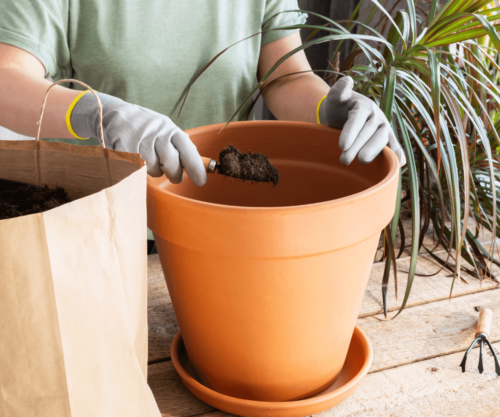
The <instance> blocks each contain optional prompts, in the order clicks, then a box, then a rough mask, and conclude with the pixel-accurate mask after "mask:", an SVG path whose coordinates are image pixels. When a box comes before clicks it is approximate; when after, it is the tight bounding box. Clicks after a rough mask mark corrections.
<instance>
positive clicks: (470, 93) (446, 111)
mask: <svg viewBox="0 0 500 417" xmlns="http://www.w3.org/2000/svg"><path fill="white" fill-rule="evenodd" d="M364 3H367V4H368V7H367V8H366V9H365V11H364V12H363V13H362V14H361V15H360V16H359V17H358V20H354V19H355V18H356V16H358V14H359V10H361V5H362V4H363V2H361V3H360V5H359V6H358V8H357V9H356V11H355V13H354V14H353V16H352V18H351V20H350V21H349V22H335V21H332V20H331V19H329V18H327V17H324V16H321V15H318V14H316V13H311V12H308V11H304V12H306V13H309V14H314V15H316V16H318V17H320V18H321V19H323V20H324V21H325V25H324V26H319V25H308V24H299V25H293V26H282V27H280V28H277V29H272V30H286V29H308V30H310V31H311V33H310V35H309V36H308V38H307V39H306V40H305V41H304V43H303V45H302V46H300V47H299V48H297V49H295V50H293V51H291V52H290V53H288V54H287V55H285V56H284V57H283V58H281V59H280V60H279V61H278V62H277V63H276V65H274V67H273V68H272V69H271V70H270V71H269V72H268V73H267V74H266V75H265V76H264V77H263V78H262V80H260V83H259V86H257V87H256V88H255V90H254V91H253V92H252V94H250V95H249V96H248V98H247V100H246V101H245V102H244V103H242V104H241V106H240V107H239V108H238V109H237V111H236V112H235V114H234V115H233V116H232V117H231V119H230V121H231V120H232V119H233V118H234V117H235V116H236V114H238V113H239V112H240V111H243V110H244V109H246V108H248V106H247V104H248V103H249V102H250V101H252V96H253V95H254V93H255V92H257V90H258V89H259V88H260V89H261V90H262V89H263V88H265V87H266V81H267V80H268V78H269V77H270V75H271V74H272V73H273V71H274V70H275V69H276V68H277V67H278V66H279V65H280V64H281V63H282V62H283V61H284V60H285V59H287V58H288V57H290V56H291V55H293V54H295V53H297V52H298V51H300V50H302V49H305V48H308V47H309V46H311V45H314V44H317V43H321V42H332V41H337V42H339V44H338V47H337V51H338V50H339V49H340V46H341V44H342V43H343V42H345V41H346V40H353V41H354V45H355V46H354V48H353V50H352V52H351V53H350V55H349V56H348V57H347V58H346V59H345V60H344V62H343V64H342V66H341V68H340V70H338V71H335V69H336V68H334V69H333V70H332V69H329V70H328V71H327V73H329V74H331V76H330V77H328V78H337V77H339V76H345V75H350V76H352V77H353V79H354V80H355V84H356V86H355V89H356V91H358V92H360V93H361V94H364V95H367V96H369V97H371V98H372V99H373V100H374V101H375V102H377V103H378V104H379V105H380V106H381V108H382V109H383V110H384V112H385V115H386V116H387V118H388V120H389V121H390V122H391V123H392V126H393V130H394V132H395V133H396V135H397V137H398V139H399V141H400V142H401V143H402V144H403V146H404V148H405V152H406V156H407V161H408V163H407V165H406V166H405V167H404V168H403V169H402V172H401V178H400V192H402V195H404V194H405V191H406V195H407V197H404V198H402V199H401V200H399V201H398V203H397V206H396V210H395V215H394V220H393V222H392V224H391V225H389V226H388V228H387V229H386V232H385V241H386V251H385V252H386V253H387V254H389V255H390V256H386V264H385V271H384V277H383V283H382V293H383V299H384V311H385V314H386V316H387V300H386V297H387V287H388V281H389V276H390V269H391V264H392V266H393V269H394V277H395V284H396V285H397V272H396V267H395V258H396V257H395V248H394V244H393V242H394V241H395V239H396V236H397V232H398V230H399V231H400V234H401V241H402V242H404V230H403V228H402V225H401V223H402V222H401V220H400V214H401V210H402V208H404V207H408V208H409V209H410V210H409V211H410V212H411V219H412V233H411V260H410V268H409V271H408V282H407V287H406V291H405V296H404V299H403V302H402V305H401V307H400V309H399V311H398V313H397V314H396V316H397V315H398V314H400V313H401V311H402V310H403V309H404V308H405V306H406V304H407V301H408V297H409V295H410V291H411V287H412V283H413V280H414V277H415V275H417V274H416V266H417V258H418V254H419V250H421V249H422V248H423V249H424V250H425V251H426V252H428V253H429V254H430V255H431V256H432V257H433V258H434V259H435V260H436V261H437V262H438V263H440V264H441V266H442V268H446V269H448V270H450V271H452V272H453V283H452V286H451V291H453V285H454V283H455V280H456V278H459V279H462V278H461V272H466V273H467V274H469V275H472V276H474V277H476V278H477V279H482V278H483V277H485V276H490V277H492V278H493V279H496V278H495V277H493V276H492V273H491V266H492V263H495V264H497V265H500V262H499V261H498V259H495V258H494V256H493V255H494V253H495V244H496V241H495V239H494V237H495V236H498V237H500V231H499V228H498V218H499V207H498V205H497V202H498V201H499V193H498V191H499V187H500V171H499V170H498V167H499V160H498V158H499V156H500V155H499V152H500V136H499V131H500V112H499V105H500V88H499V86H498V83H499V74H500V65H499V64H500V61H499V58H498V57H499V50H500V37H499V36H498V34H497V30H498V29H499V28H500V19H499V18H500V14H499V13H500V7H499V5H498V2H494V4H493V5H491V4H490V3H492V2H491V0H449V1H448V2H446V3H445V4H444V5H440V3H439V2H438V1H437V0H432V1H430V2H427V3H426V4H425V3H424V2H420V3H417V4H415V2H414V0H407V1H406V6H405V7H404V8H401V9H398V8H397V6H398V5H399V3H400V2H397V3H396V6H394V7H393V8H392V9H391V10H387V9H386V7H385V6H386V4H387V2H382V4H381V3H379V2H378V1H377V0H364ZM297 11H298V10H294V11H288V12H297ZM377 12H378V13H377ZM285 13H287V12H285ZM380 15H381V16H382V17H381V18H380V17H379V16H380ZM274 17H275V16H273V18H274ZM375 19H378V21H377V22H375ZM341 23H345V27H344V26H342V24H341ZM264 30H266V29H265V26H264ZM383 34H385V36H384V35H383ZM335 57H336V54H334V55H333V57H332V63H333V62H334V58H335ZM361 57H365V58H364V60H365V61H366V63H364V62H363V61H361ZM216 58H217V57H216ZM216 58H214V59H216ZM212 62H213V61H212ZM332 67H334V66H333V65H332ZM289 75H290V74H289ZM328 78H327V79H328ZM228 123H229V122H228ZM469 218H473V219H474V220H475V222H473V226H471V225H470V223H469ZM431 224H432V226H433V228H434V232H435V235H436V242H435V245H434V247H432V248H429V247H426V246H425V245H424V240H423V237H424V235H425V234H426V233H427V231H428V230H429V228H430V226H431ZM481 227H483V228H485V229H487V230H489V231H491V232H492V236H493V237H492V241H491V246H490V248H489V251H488V250H487V249H486V248H485V247H484V246H483V245H482V244H481V242H480V241H479V240H478V235H479V231H480V228H481ZM403 244H404V243H403ZM438 247H444V248H445V249H446V253H447V259H441V258H440V257H439V256H437V255H436V254H435V253H434V252H435V249H437V248H438ZM401 252H402V251H400V252H399V255H401ZM461 259H463V260H465V261H466V264H464V263H463V262H461ZM450 296H451V292H450Z"/></svg>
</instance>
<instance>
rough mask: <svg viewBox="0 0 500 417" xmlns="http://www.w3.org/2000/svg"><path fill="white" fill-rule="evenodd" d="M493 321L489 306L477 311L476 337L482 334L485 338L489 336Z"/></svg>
mask: <svg viewBox="0 0 500 417" xmlns="http://www.w3.org/2000/svg"><path fill="white" fill-rule="evenodd" d="M492 321H493V311H491V310H490V309H489V308H482V309H481V311H480V312H479V320H478V322H477V327H476V337H478V336H479V335H480V334H484V335H485V336H486V337H487V338H488V337H489V336H490V331H491V322H492Z"/></svg>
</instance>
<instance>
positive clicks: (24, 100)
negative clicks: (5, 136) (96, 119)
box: [0, 43, 80, 138]
mask: <svg viewBox="0 0 500 417" xmlns="http://www.w3.org/2000/svg"><path fill="white" fill-rule="evenodd" d="M44 77H45V68H44V66H43V65H42V63H41V62H40V61H39V60H38V59H37V58H36V57H35V56H34V55H32V54H30V53H29V52H26V51H24V50H23V49H20V48H17V47H15V46H12V45H8V44H5V43H0V125H1V126H4V127H6V128H7V129H9V130H12V131H14V132H16V133H19V134H21V135H26V136H36V132H37V128H38V127H37V122H38V119H39V118H40V109H41V106H42V102H43V97H44V95H45V92H46V91H47V88H49V86H50V84H51V83H50V81H48V80H46V79H45V78H44ZM79 93H80V92H79V91H75V90H71V89H69V88H65V87H61V86H56V87H54V88H53V89H52V90H51V92H50V95H49V98H48V100H47V106H46V107H45V113H44V117H43V124H42V131H41V137H42V138H71V137H73V136H72V135H71V133H70V132H69V131H68V128H67V126H66V112H67V111H68V108H69V106H70V104H71V102H72V101H73V100H74V99H75V97H76V96H77V95H78V94H79Z"/></svg>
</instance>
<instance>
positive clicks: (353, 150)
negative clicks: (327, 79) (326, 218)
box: [318, 77, 406, 166]
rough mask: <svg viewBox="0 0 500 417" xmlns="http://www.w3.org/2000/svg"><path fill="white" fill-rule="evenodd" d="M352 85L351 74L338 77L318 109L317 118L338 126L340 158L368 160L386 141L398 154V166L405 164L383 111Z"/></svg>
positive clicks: (346, 162)
mask: <svg viewBox="0 0 500 417" xmlns="http://www.w3.org/2000/svg"><path fill="white" fill-rule="evenodd" d="M353 87H354V81H353V79H352V78H351V77H343V78H341V79H340V80H338V81H337V82H336V83H335V84H334V85H333V87H332V88H331V89H330V91H329V92H328V95H327V96H326V97H325V98H324V99H323V101H322V102H321V103H320V105H319V109H318V116H319V120H318V122H320V123H321V124H323V125H328V126H331V127H335V128H337V129H342V133H341V135H340V141H339V146H340V149H342V155H341V157H340V162H342V163H343V164H344V165H349V164H350V163H351V162H352V161H353V160H354V158H355V157H356V155H357V156H358V160H359V162H361V163H362V164H368V163H370V162H372V161H373V160H374V159H375V157H376V156H377V155H378V154H379V153H380V152H382V150H383V149H384V147H385V146H386V145H389V147H390V148H391V149H392V150H393V151H394V153H395V154H396V156H397V157H398V159H399V164H400V166H403V165H405V164H406V157H405V154H404V152H403V148H402V147H401V145H400V144H399V142H398V141H397V139H396V136H394V132H393V131H392V128H391V125H390V123H389V121H388V120H387V118H386V117H385V115H384V113H383V112H382V110H380V108H379V107H378V106H377V105H376V104H375V102H374V101H372V100H370V99H369V98H368V97H365V96H363V95H361V94H358V93H356V92H355V91H352V88H353Z"/></svg>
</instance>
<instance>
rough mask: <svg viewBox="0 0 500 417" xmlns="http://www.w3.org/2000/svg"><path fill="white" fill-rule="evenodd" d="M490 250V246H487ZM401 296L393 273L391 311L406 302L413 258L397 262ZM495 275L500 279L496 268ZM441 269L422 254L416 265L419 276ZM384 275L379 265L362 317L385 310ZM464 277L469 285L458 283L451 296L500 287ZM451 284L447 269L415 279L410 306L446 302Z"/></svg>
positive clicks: (376, 265)
mask: <svg viewBox="0 0 500 417" xmlns="http://www.w3.org/2000/svg"><path fill="white" fill-rule="evenodd" d="M487 248H489V245H487ZM445 254H446V252H444V251H439V252H436V253H435V255H437V256H439V257H441V259H446V258H445ZM397 265H398V297H397V300H396V293H395V291H394V274H393V273H392V272H391V276H390V281H389V282H390V286H389V291H388V295H387V303H388V306H389V308H388V311H395V310H398V309H399V308H400V306H401V303H402V302H403V299H404V294H405V291H406V284H407V282H408V274H407V271H408V270H409V268H410V258H408V257H405V258H402V259H398V261H397ZM492 269H493V273H494V274H495V275H498V276H500V275H499V274H500V268H498V267H497V266H496V265H494V266H493V268H492ZM440 270H441V267H440V266H439V265H438V264H437V262H435V261H434V260H433V259H432V258H431V256H430V255H420V256H419V259H418V263H417V273H418V274H421V275H430V274H434V273H435V272H437V271H440ZM383 274H384V264H383V263H376V264H374V265H373V267H372V270H371V272H370V279H369V281H368V286H367V288H366V292H365V296H364V299H363V303H362V305H361V310H360V314H359V316H360V317H366V316H371V315H373V314H376V313H380V312H382V311H383V302H382V277H383ZM462 277H463V278H464V279H465V280H466V281H467V282H468V284H466V283H464V282H462V281H458V280H456V282H455V286H454V289H453V294H452V297H460V296H463V295H467V294H474V293H478V292H483V291H487V290H490V289H492V288H497V287H498V286H499V284H498V283H496V282H495V281H493V280H491V279H489V278H488V279H484V280H483V281H482V282H480V281H479V280H478V279H476V278H473V277H470V276H469V275H467V274H462ZM451 283H452V274H451V273H450V272H449V271H447V270H441V271H440V272H439V273H438V274H437V275H433V276H416V277H415V279H414V281H413V287H412V292H411V295H410V299H409V301H408V303H407V307H411V306H416V305H421V304H425V303H430V302H434V301H440V300H447V299H448V298H449V296H450V290H451Z"/></svg>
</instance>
